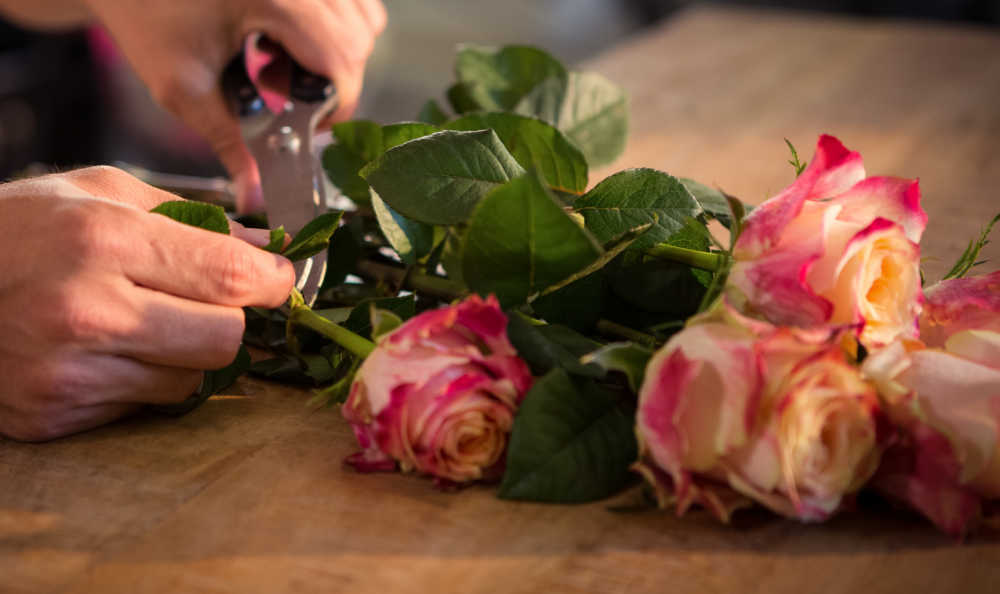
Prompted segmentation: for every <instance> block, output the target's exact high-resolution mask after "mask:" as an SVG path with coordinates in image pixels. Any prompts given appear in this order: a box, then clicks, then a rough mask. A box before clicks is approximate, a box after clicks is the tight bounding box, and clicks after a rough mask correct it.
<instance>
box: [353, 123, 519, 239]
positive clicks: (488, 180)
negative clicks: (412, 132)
mask: <svg viewBox="0 0 1000 594" xmlns="http://www.w3.org/2000/svg"><path fill="white" fill-rule="evenodd" d="M523 173H524V169H523V168H522V167H521V166H520V165H518V163H517V161H516V160H515V159H514V157H513V156H511V154H510V153H509V152H508V151H507V148H506V147H504V145H503V143H502V142H500V139H499V138H498V137H497V135H496V133H495V132H493V131H492V130H481V131H478V132H454V131H445V132H438V133H436V134H431V135H430V136H425V137H423V138H418V139H416V140H412V141H410V142H407V143H405V144H402V145H399V146H397V147H395V148H393V149H391V150H389V151H387V152H386V153H385V154H383V155H382V156H381V157H379V158H378V159H376V160H375V161H373V162H371V163H369V164H368V165H366V166H365V167H364V168H363V169H362V170H361V176H362V177H363V178H365V179H366V180H368V183H370V184H371V186H372V187H373V188H375V191H376V192H378V194H379V196H381V198H382V200H384V201H385V202H386V204H388V205H389V206H391V207H392V209H393V210H395V211H396V212H398V213H400V214H402V215H403V216H405V217H407V218H410V219H413V220H415V221H419V222H423V223H431V224H435V225H453V224H456V223H461V222H463V221H465V220H466V219H467V218H468V217H469V215H470V214H471V213H472V210H473V209H474V208H475V207H476V204H477V203H478V202H479V201H480V200H481V199H482V198H483V197H484V196H485V195H486V194H487V193H489V192H490V191H491V190H493V189H494V188H496V187H497V186H500V185H502V184H504V183H506V182H508V181H510V180H511V179H512V178H514V177H517V176H519V175H521V174H523Z"/></svg>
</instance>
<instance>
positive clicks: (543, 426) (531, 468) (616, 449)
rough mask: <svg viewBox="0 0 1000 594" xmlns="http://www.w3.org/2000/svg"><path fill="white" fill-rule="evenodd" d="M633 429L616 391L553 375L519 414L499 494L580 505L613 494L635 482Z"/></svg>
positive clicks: (561, 374)
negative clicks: (633, 471) (631, 469)
mask: <svg viewBox="0 0 1000 594" xmlns="http://www.w3.org/2000/svg"><path fill="white" fill-rule="evenodd" d="M633 425H634V420H633V414H631V412H630V411H627V410H625V409H623V407H622V406H621V405H620V404H619V402H618V400H617V398H615V395H614V394H613V393H611V392H609V391H607V390H605V389H603V388H601V387H599V386H597V385H596V384H594V383H593V382H592V381H588V380H586V379H583V378H573V377H570V376H569V375H568V374H567V373H566V372H565V371H564V370H561V369H557V370H554V371H552V372H550V373H549V374H547V375H546V376H545V377H543V378H542V379H541V380H539V381H537V382H536V383H535V385H534V386H533V387H532V388H531V390H529V391H528V393H527V395H526V396H525V399H524V402H523V403H522V404H521V407H520V409H519V410H518V413H517V417H516V418H515V420H514V429H513V431H512V433H511V437H510V445H509V447H508V450H507V471H506V473H505V474H504V478H503V482H502V483H501V484H500V491H499V496H500V497H501V498H503V499H520V500H529V501H545V502H552V503H580V502H586V501H595V500H598V499H603V498H605V497H608V496H610V495H613V494H614V493H616V492H617V491H619V490H620V489H622V488H623V487H624V486H626V485H627V484H629V483H630V482H631V480H632V474H631V472H630V470H629V467H630V465H631V464H632V462H634V461H635V459H636V457H637V455H638V454H637V451H638V447H637V444H636V440H635V433H634V430H633Z"/></svg>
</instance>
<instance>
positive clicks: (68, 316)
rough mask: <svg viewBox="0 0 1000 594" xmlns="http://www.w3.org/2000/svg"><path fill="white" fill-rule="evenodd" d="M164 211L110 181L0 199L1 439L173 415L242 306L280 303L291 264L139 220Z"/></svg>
mask: <svg viewBox="0 0 1000 594" xmlns="http://www.w3.org/2000/svg"><path fill="white" fill-rule="evenodd" d="M172 199H176V197H175V196H172V195H171V194H168V193H166V192H163V191H160V190H157V189H154V188H152V187H150V186H147V185H145V184H143V183H142V182H140V181H139V180H137V179H135V178H133V177H131V176H129V175H128V174H126V173H124V172H122V171H119V170H117V169H113V168H110V167H94V168H89V169H82V170H79V171H75V172H71V173H66V174H60V175H50V176H46V177H41V178H36V179H30V180H24V181H18V182H14V183H10V184H6V185H2V186H0V238H2V240H0V241H2V245H3V249H2V250H0V270H3V271H4V273H3V275H0V336H2V337H3V340H2V341H0V377H2V378H3V384H2V385H3V387H2V389H0V434H3V435H6V436H9V437H11V438H14V439H21V440H31V441H34V440H44V439H51V438H54V437H58V436H60V435H66V434H68V433H73V432H76V431H82V430H84V429H89V428H91V427H94V426H97V425H100V424H102V423H105V422H108V421H110V420H112V419H115V418H118V417H120V416H122V415H125V414H128V413H129V412H130V411H132V410H134V409H136V408H137V407H139V406H140V405H141V404H142V403H157V404H166V403H173V402H180V401H183V400H184V399H185V398H187V397H188V396H190V395H191V394H192V393H194V391H195V390H197V388H198V386H199V384H200V382H201V379H202V370H205V369H215V368H220V367H224V366H225V365H228V364H229V363H231V362H232V360H233V358H234V357H235V355H236V352H237V349H238V348H239V345H240V341H241V339H242V335H243V327H244V319H243V310H242V309H241V306H249V305H256V306H262V307H276V306H278V305H280V304H281V303H282V302H284V300H285V299H286V297H287V296H288V294H289V292H290V291H291V288H292V285H293V283H294V277H295V273H294V270H293V268H292V264H291V262H289V261H288V260H287V259H285V258H283V257H281V256H277V255H274V254H271V253H268V252H265V251H264V250H260V249H257V248H256V247H253V246H252V245H250V243H248V242H247V241H244V240H242V239H238V238H237V237H231V236H226V235H222V234H220V233H213V232H210V231H203V230H201V229H197V228H194V227H189V226H186V225H183V224H181V223H177V222H175V221H173V220H171V219H168V218H167V217H164V216H161V215H157V214H151V213H149V212H148V210H149V209H150V208H152V207H153V206H155V205H156V204H159V203H160V202H162V201H164V200H172ZM234 227H235V228H234V233H236V234H239V235H240V236H242V237H244V238H245V239H247V240H250V241H254V242H256V243H258V244H263V243H265V242H266V241H267V240H266V237H263V236H260V235H256V234H253V233H250V232H248V231H247V230H245V229H242V228H241V227H239V226H237V225H235V224H234Z"/></svg>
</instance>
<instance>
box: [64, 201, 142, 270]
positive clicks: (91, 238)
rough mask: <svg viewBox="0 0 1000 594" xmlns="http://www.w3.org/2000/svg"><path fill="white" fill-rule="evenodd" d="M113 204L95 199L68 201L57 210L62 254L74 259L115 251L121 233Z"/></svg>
mask: <svg viewBox="0 0 1000 594" xmlns="http://www.w3.org/2000/svg"><path fill="white" fill-rule="evenodd" d="M118 210H120V209H118V208H115V207H114V205H110V204H105V203H102V202H99V201H93V202H91V201H87V202H81V203H71V204H68V205H66V207H65V208H63V209H61V212H60V213H59V221H58V224H59V228H60V230H61V232H62V237H63V241H64V242H65V245H64V246H63V247H64V248H65V249H66V254H67V255H69V256H70V257H75V258H76V259H78V260H84V261H86V260H91V259H95V258H106V257H108V256H109V255H110V254H114V253H117V251H118V249H119V248H120V247H121V246H120V243H121V239H122V236H123V234H122V233H121V229H122V228H123V227H125V226H126V225H122V224H120V223H121V222H120V220H119V219H120V217H119V214H120V213H118V212H117V211H118Z"/></svg>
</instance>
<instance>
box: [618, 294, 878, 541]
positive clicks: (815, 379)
mask: <svg viewBox="0 0 1000 594" xmlns="http://www.w3.org/2000/svg"><path fill="white" fill-rule="evenodd" d="M843 332H844V330H833V331H831V330H816V331H807V330H803V329H797V328H778V327H774V326H771V325H770V324H767V323H763V322H757V321H754V320H750V319H748V318H745V317H743V316H741V315H740V314H738V313H736V312H735V311H733V310H731V309H730V308H729V307H728V306H727V305H725V304H722V305H720V306H719V307H718V308H717V309H716V310H715V311H714V312H713V313H710V314H709V315H707V316H703V317H700V318H697V319H696V320H694V321H693V323H692V324H691V325H689V326H688V327H687V328H685V329H684V330H682V331H681V332H680V333H678V334H677V335H675V336H674V337H673V338H672V339H671V340H670V341H669V342H668V343H667V344H666V345H665V346H664V347H663V348H662V349H661V350H660V351H659V352H657V353H656V355H655V356H654V357H653V359H652V360H651V361H650V363H649V365H648V366H647V368H646V375H645V380H644V382H643V385H642V388H641V390H640V394H639V408H638V412H637V434H638V436H639V442H640V452H641V454H640V461H639V462H638V463H637V465H636V469H637V470H638V471H639V472H640V473H641V474H643V475H644V476H645V477H646V478H647V480H649V481H650V482H651V483H652V484H653V485H654V487H655V488H656V489H657V492H658V494H659V497H660V502H661V505H666V504H667V503H668V502H669V501H671V500H673V501H674V502H675V503H676V506H677V512H678V514H681V513H683V512H684V511H685V510H686V509H687V508H688V507H689V506H690V505H691V504H692V503H699V504H701V505H703V506H705V507H707V508H708V509H709V510H711V511H712V512H713V513H714V514H715V515H716V516H717V517H719V518H720V519H721V520H723V521H728V519H729V516H730V513H731V512H732V511H733V510H734V509H736V508H738V507H740V506H742V505H744V504H746V503H747V502H748V500H747V498H749V499H750V500H754V501H757V502H759V503H761V504H763V505H765V506H767V507H768V508H770V509H772V510H774V511H775V512H778V513H780V514H783V515H785V516H789V517H793V518H799V519H802V520H810V521H815V520H822V519H825V518H827V517H829V516H830V515H831V514H832V513H833V512H835V511H836V510H837V508H838V507H839V506H840V504H841V501H842V500H843V498H844V496H845V495H848V494H850V493H853V492H854V491H856V490H858V489H859V488H860V487H861V486H862V485H863V484H864V483H865V481H866V480H867V479H868V478H869V477H870V476H871V475H872V473H873V472H874V471H875V468H876V467H877V465H878V460H879V453H880V450H881V446H882V441H883V436H882V435H881V434H880V432H879V431H878V430H877V418H878V414H879V413H878V403H877V397H876V394H875V390H874V388H873V387H872V386H870V385H869V384H867V383H866V382H864V381H863V380H862V378H861V376H860V374H859V373H858V371H857V369H856V368H855V367H853V366H852V365H850V364H849V363H848V362H847V360H846V359H845V356H844V354H843V350H842V349H841V347H840V346H839V340H840V338H841V337H842V335H843Z"/></svg>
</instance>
